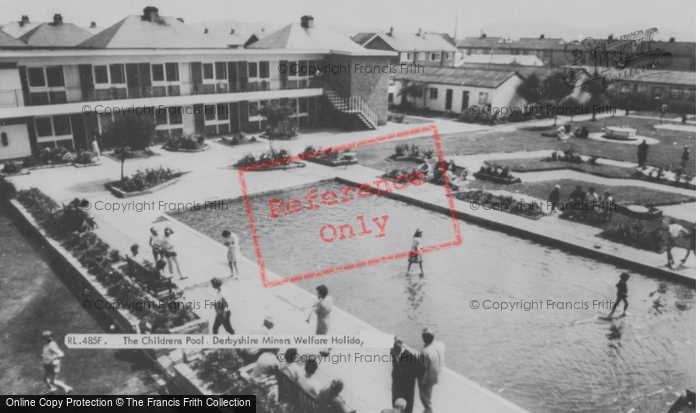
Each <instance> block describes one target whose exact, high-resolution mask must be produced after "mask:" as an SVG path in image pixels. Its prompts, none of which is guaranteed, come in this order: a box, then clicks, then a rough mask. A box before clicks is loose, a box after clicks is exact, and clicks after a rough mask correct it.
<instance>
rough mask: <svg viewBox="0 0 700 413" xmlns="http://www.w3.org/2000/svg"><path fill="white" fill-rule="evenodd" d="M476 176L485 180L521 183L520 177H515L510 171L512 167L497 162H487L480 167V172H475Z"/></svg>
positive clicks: (498, 182)
mask: <svg viewBox="0 0 700 413" xmlns="http://www.w3.org/2000/svg"><path fill="white" fill-rule="evenodd" d="M474 177H475V178H477V179H481V180H484V181H491V182H495V183H497V184H505V185H510V184H519V183H520V182H521V180H520V178H516V177H514V176H513V175H512V174H511V173H510V168H508V167H507V166H505V167H504V166H500V165H495V164H493V165H492V164H488V163H487V164H485V165H484V166H482V167H481V169H479V172H475V173H474Z"/></svg>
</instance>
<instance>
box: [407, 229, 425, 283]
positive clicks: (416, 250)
mask: <svg viewBox="0 0 700 413" xmlns="http://www.w3.org/2000/svg"><path fill="white" fill-rule="evenodd" d="M422 238H423V232H422V231H421V230H420V228H419V229H417V230H416V232H415V234H413V242H412V244H411V252H410V253H409V254H408V269H407V270H406V275H408V274H409V273H410V272H411V265H413V264H416V263H417V264H418V266H419V267H420V275H423V254H422V252H423V247H422V246H421V239H422Z"/></svg>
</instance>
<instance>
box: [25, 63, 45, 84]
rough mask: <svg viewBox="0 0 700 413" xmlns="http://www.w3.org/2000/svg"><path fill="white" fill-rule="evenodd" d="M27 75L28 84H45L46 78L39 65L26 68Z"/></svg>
mask: <svg viewBox="0 0 700 413" xmlns="http://www.w3.org/2000/svg"><path fill="white" fill-rule="evenodd" d="M27 77H28V78H29V86H31V87H44V86H46V79H44V69H43V68H41V67H30V68H28V69H27Z"/></svg>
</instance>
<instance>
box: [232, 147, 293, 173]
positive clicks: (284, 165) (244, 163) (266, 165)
mask: <svg viewBox="0 0 700 413" xmlns="http://www.w3.org/2000/svg"><path fill="white" fill-rule="evenodd" d="M305 166H306V164H305V163H303V162H292V160H291V154H290V153H289V151H288V150H286V149H274V148H272V149H270V150H267V151H264V152H263V153H261V154H260V155H258V156H257V157H256V156H255V155H253V154H250V153H248V154H245V155H243V157H242V158H241V159H239V160H238V161H237V162H236V163H235V164H234V165H233V167H234V168H250V167H252V168H251V170H260V171H271V170H272V171H274V170H278V169H289V168H303V167H305Z"/></svg>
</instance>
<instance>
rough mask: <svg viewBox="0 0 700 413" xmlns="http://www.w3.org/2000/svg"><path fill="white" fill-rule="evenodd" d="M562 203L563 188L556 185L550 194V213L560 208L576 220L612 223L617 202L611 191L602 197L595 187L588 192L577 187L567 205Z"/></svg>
mask: <svg viewBox="0 0 700 413" xmlns="http://www.w3.org/2000/svg"><path fill="white" fill-rule="evenodd" d="M560 201H561V186H560V185H555V186H554V189H553V190H552V192H550V194H549V204H550V205H551V207H552V208H551V210H550V213H552V214H553V213H555V212H556V210H557V209H558V208H559V209H563V210H564V213H565V214H566V215H568V216H572V217H574V218H581V219H585V220H595V221H610V220H612V215H613V211H614V210H615V200H614V199H613V197H612V195H611V194H610V191H608V190H606V191H605V192H604V193H603V196H602V197H600V196H599V195H598V194H597V193H596V192H595V188H593V187H590V188H588V192H584V191H583V188H582V187H581V186H580V185H577V186H576V189H575V190H574V191H573V192H572V193H571V195H569V200H568V202H567V203H566V204H563V203H561V202H560Z"/></svg>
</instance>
